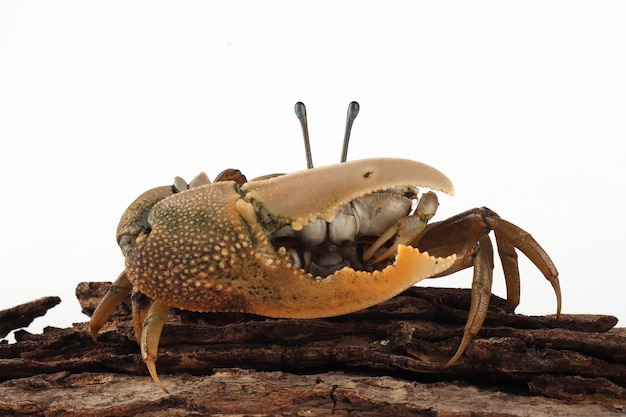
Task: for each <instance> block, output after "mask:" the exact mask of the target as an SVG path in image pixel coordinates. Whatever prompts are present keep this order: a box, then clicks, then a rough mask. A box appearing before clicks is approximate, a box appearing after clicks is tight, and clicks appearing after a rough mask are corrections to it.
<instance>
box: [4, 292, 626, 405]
mask: <svg viewBox="0 0 626 417" xmlns="http://www.w3.org/2000/svg"><path fill="white" fill-rule="evenodd" d="M109 285H110V284H109V283H99V282H89V283H81V284H79V285H78V287H77V291H76V293H77V297H78V300H79V302H80V305H81V307H82V309H83V311H84V312H85V313H86V314H88V315H89V314H91V313H92V312H93V310H94V308H95V306H96V305H97V303H98V301H99V300H100V298H101V297H102V296H103V295H104V293H105V292H106V290H107V289H108V286H109ZM58 301H59V300H58V298H55V297H48V298H42V299H39V300H35V301H33V302H31V303H28V304H26V305H22V306H17V307H15V308H13V309H10V310H5V311H2V312H0V334H1V332H8V331H10V330H11V329H17V328H20V327H23V326H25V325H27V324H28V323H29V322H30V321H31V320H32V319H33V318H34V317H37V316H39V315H42V314H44V313H45V311H46V310H47V309H48V308H50V307H52V306H54V305H56V303H58ZM469 303H470V292H469V290H461V289H441V288H411V289H409V290H407V291H406V292H404V293H402V294H401V295H399V296H397V297H395V298H393V299H391V300H389V301H387V302H385V303H382V304H380V305H377V306H374V307H372V308H369V309H366V310H363V311H361V312H358V313H354V314H350V315H345V316H341V317H335V318H331V319H323V320H321V319H320V320H292V319H288V320H277V319H267V318H264V317H259V316H253V315H248V314H218V313H212V314H198V313H190V312H185V311H178V310H172V311H171V312H170V316H169V318H168V321H167V323H166V325H165V328H164V330H163V334H162V336H161V343H160V347H159V358H158V361H157V369H158V371H159V374H160V376H161V379H162V380H163V381H164V383H165V385H166V387H167V388H168V390H169V393H164V392H163V391H161V390H160V389H159V388H158V387H157V386H156V385H155V384H154V382H153V381H152V380H151V379H150V377H149V376H148V375H147V370H146V367H145V365H144V363H143V361H142V359H141V355H140V353H139V348H138V346H137V342H136V339H135V335H134V331H133V326H132V321H131V317H130V305H129V302H125V303H123V304H122V305H120V306H119V307H118V308H117V310H116V311H115V312H114V314H113V316H112V317H111V319H110V321H109V323H108V324H107V325H106V326H105V328H103V329H102V330H101V332H100V335H99V339H98V341H97V342H94V341H93V340H92V339H91V337H90V335H89V331H88V330H89V329H88V325H87V323H77V324H75V325H74V326H73V327H72V328H67V329H59V328H47V329H46V330H45V331H44V333H43V334H36V335H35V334H30V333H28V332H26V331H24V330H18V331H17V332H16V333H15V337H16V341H17V342H16V343H7V342H6V341H5V342H3V343H0V415H15V416H20V415H46V416H61V415H70V416H82V415H89V416H127V415H140V416H166V415H174V416H183V415H185V416H187V415H189V416H201V415H216V416H225V415H229V416H234V415H262V416H265V415H286V416H291V415H295V416H322V415H359V416H379V415H380V416H387V415H394V416H397V415H417V416H490V417H495V416H526V415H532V416H551V415H571V416H579V415H580V416H582V415H585V416H587V415H595V416H605V415H622V414H625V413H626V331H625V329H622V328H614V326H615V324H616V323H617V319H616V318H614V317H612V316H600V315H562V316H561V317H560V318H559V319H558V320H557V319H556V317H554V316H537V317H529V316H523V315H516V314H506V313H505V312H504V311H503V306H504V301H503V300H502V299H500V298H498V297H495V296H494V297H492V303H491V309H490V312H489V314H488V317H487V320H486V321H485V325H484V326H483V329H482V330H481V332H480V333H479V335H478V336H477V337H476V338H475V339H474V340H473V341H472V342H471V343H470V346H469V348H468V349H467V351H466V353H465V355H464V356H463V357H462V358H461V360H459V362H457V363H456V364H454V365H452V366H449V367H446V366H444V364H445V362H446V361H447V360H448V359H449V358H450V357H451V356H452V355H453V354H454V353H455V351H456V348H457V346H458V344H459V342H460V339H461V335H462V333H463V326H464V323H465V321H466V319H467V314H468V309H469ZM29 318H30V319H29Z"/></svg>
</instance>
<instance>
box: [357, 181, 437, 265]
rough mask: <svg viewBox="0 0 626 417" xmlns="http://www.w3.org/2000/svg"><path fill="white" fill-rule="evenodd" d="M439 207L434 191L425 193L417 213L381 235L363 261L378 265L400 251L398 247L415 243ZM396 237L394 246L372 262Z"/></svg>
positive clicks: (364, 254) (404, 218) (368, 250)
mask: <svg viewBox="0 0 626 417" xmlns="http://www.w3.org/2000/svg"><path fill="white" fill-rule="evenodd" d="M437 207H439V201H438V200H437V194H435V193H433V192H432V191H429V192H427V193H425V194H424V195H423V196H422V198H420V201H419V203H418V205H417V207H416V209H415V213H413V215H411V216H408V217H403V218H401V219H400V220H399V221H398V223H396V224H394V225H393V226H391V227H390V228H389V229H387V231H385V232H384V233H383V234H382V235H380V236H379V238H378V239H376V241H375V242H374V243H373V244H372V245H371V246H370V247H369V248H367V250H366V251H365V253H363V260H365V261H368V262H369V263H370V264H375V263H378V262H380V261H382V260H384V259H387V258H390V257H391V256H392V255H394V254H395V253H396V251H397V249H398V245H409V244H410V243H411V242H413V241H415V240H416V239H417V238H418V237H419V236H420V235H421V234H422V232H423V231H424V229H425V228H426V224H427V223H428V221H429V220H430V219H431V218H432V217H433V216H434V215H435V213H436V212H437ZM394 236H395V241H394V242H393V244H392V245H391V246H390V247H389V248H388V249H387V250H385V251H384V252H383V253H382V254H380V255H378V256H377V257H376V259H374V260H371V261H370V259H371V258H372V256H374V253H375V252H376V251H377V250H378V249H380V248H381V247H382V246H383V245H384V244H385V243H386V242H387V241H389V240H391V239H392V238H393V237H394Z"/></svg>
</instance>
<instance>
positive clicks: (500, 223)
mask: <svg viewBox="0 0 626 417" xmlns="http://www.w3.org/2000/svg"><path fill="white" fill-rule="evenodd" d="M484 220H485V222H486V223H487V224H488V225H489V227H491V229H493V231H494V232H495V234H496V239H497V240H498V251H500V250H502V251H503V252H504V253H506V254H507V256H505V257H504V258H501V259H502V266H503V269H504V271H505V274H506V272H507V269H511V268H512V266H513V265H514V266H515V271H513V272H509V273H510V274H511V276H510V277H506V275H505V277H506V280H507V287H508V285H509V281H514V282H516V283H517V287H518V288H517V293H518V294H517V296H516V299H514V300H513V301H514V303H513V302H512V301H508V300H507V301H508V302H507V309H508V310H510V311H511V312H512V311H513V310H515V307H517V305H518V304H519V272H518V271H517V256H515V257H512V256H511V255H510V252H511V251H512V248H510V246H514V247H515V248H517V249H519V250H521V251H522V253H524V255H526V256H527V257H528V259H530V260H531V261H532V262H533V263H534V264H535V266H537V268H539V270H540V271H541V272H542V273H543V275H544V276H545V277H546V279H547V280H548V281H549V282H550V284H551V285H552V288H553V289H554V293H555V294H556V300H557V308H556V315H557V317H558V316H559V314H561V304H562V301H561V286H560V284H559V272H558V271H557V269H556V267H555V266H554V263H553V262H552V260H551V259H550V257H549V256H548V254H547V253H546V251H545V250H543V248H542V247H541V246H540V245H539V243H537V241H536V240H535V239H534V238H533V237H532V236H531V234H530V233H528V232H526V231H524V230H523V229H521V228H520V227H517V226H516V225H514V224H512V223H510V222H508V221H506V220H504V219H502V218H500V217H499V216H498V215H497V214H495V213H494V212H491V216H488V217H485V218H484ZM502 241H504V242H508V244H507V243H505V244H504V245H503V246H501V245H502ZM505 263H506V264H508V265H505ZM516 274H517V275H516Z"/></svg>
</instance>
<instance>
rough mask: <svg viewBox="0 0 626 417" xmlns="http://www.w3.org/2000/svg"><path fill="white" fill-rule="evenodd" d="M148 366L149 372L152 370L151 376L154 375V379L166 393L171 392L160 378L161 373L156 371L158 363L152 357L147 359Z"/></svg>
mask: <svg viewBox="0 0 626 417" xmlns="http://www.w3.org/2000/svg"><path fill="white" fill-rule="evenodd" d="M146 366H147V367H148V372H150V376H151V377H152V380H153V381H154V382H155V383H156V384H157V385H158V386H159V388H161V389H162V390H163V391H164V392H165V393H166V394H169V393H170V392H169V391H168V390H167V388H165V385H163V382H161V379H160V378H159V375H158V374H157V371H156V364H155V363H154V360H152V359H146Z"/></svg>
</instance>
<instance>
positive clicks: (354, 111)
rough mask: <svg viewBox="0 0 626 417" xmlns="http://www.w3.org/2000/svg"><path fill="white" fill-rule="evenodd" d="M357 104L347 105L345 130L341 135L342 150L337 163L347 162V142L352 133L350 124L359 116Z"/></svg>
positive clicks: (354, 102)
mask: <svg viewBox="0 0 626 417" xmlns="http://www.w3.org/2000/svg"><path fill="white" fill-rule="evenodd" d="M359 109H360V106H359V103H357V102H356V101H353V102H351V103H350V104H348V114H347V116H346V130H345V131H344V135H343V148H342V150H341V160H340V161H339V162H346V161H347V160H348V142H350V132H351V131H352V124H353V123H354V119H356V117H357V115H358V114H359Z"/></svg>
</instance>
